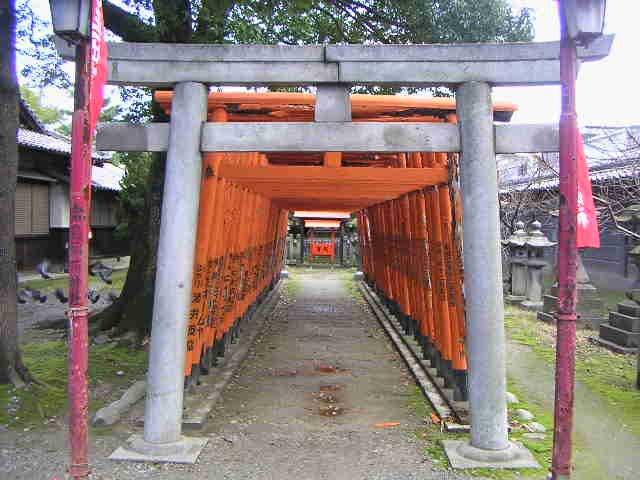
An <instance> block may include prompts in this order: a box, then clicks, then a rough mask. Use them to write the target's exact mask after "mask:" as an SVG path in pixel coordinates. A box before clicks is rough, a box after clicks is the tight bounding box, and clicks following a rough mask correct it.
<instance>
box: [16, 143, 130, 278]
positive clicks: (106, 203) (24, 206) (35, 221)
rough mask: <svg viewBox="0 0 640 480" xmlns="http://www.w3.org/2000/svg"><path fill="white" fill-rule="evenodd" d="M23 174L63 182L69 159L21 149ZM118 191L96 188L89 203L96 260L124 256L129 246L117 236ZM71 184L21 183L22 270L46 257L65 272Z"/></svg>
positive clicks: (18, 220) (18, 246) (18, 217)
mask: <svg viewBox="0 0 640 480" xmlns="http://www.w3.org/2000/svg"><path fill="white" fill-rule="evenodd" d="M19 168H20V169H21V170H34V171H40V172H43V173H46V174H49V175H56V176H57V177H60V178H63V177H65V176H66V175H67V174H68V171H67V169H68V159H67V158H66V157H65V156H61V155H55V154H48V153H46V152H40V151H35V150H30V149H25V148H21V149H20V157H19ZM116 211H117V192H115V191H110V190H94V191H93V192H92V200H91V228H92V234H93V239H92V241H91V242H90V255H92V256H118V255H120V256H124V255H126V254H127V252H128V251H129V246H128V244H127V242H124V241H121V240H118V239H116V238H115V236H114V230H115V226H116V225H117V223H118V222H117V217H116ZM68 231H69V186H68V184H67V183H65V182H64V181H63V180H60V181H58V182H57V183H46V182H39V181H35V180H24V179H20V180H19V183H18V186H17V189H16V260H17V265H18V269H19V270H28V269H33V268H34V267H35V266H36V265H37V264H38V263H40V262H41V261H42V260H44V259H48V260H49V261H51V262H52V263H53V264H54V267H55V266H57V267H58V268H60V269H61V268H62V267H63V265H64V263H65V261H66V255H67V240H68Z"/></svg>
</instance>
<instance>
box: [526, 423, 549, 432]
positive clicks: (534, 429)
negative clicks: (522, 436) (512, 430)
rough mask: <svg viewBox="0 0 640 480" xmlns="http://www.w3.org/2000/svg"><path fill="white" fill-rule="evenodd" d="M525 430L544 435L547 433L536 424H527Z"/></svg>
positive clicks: (539, 424) (541, 426)
mask: <svg viewBox="0 0 640 480" xmlns="http://www.w3.org/2000/svg"><path fill="white" fill-rule="evenodd" d="M527 428H528V429H529V430H531V431H532V432H538V433H544V432H546V431H547V427H545V426H544V425H542V424H541V423H538V422H531V423H527Z"/></svg>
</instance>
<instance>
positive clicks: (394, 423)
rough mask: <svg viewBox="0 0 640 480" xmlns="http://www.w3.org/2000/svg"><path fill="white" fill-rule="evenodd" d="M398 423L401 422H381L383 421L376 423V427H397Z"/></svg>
mask: <svg viewBox="0 0 640 480" xmlns="http://www.w3.org/2000/svg"><path fill="white" fill-rule="evenodd" d="M398 425H400V422H381V423H376V424H375V425H374V427H376V428H391V427H397V426H398Z"/></svg>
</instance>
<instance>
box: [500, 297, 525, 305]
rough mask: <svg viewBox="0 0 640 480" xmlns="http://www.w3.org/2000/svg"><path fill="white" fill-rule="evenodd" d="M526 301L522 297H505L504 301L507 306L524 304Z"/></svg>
mask: <svg viewBox="0 0 640 480" xmlns="http://www.w3.org/2000/svg"><path fill="white" fill-rule="evenodd" d="M526 299H527V297H525V296H524V295H506V296H505V297H504V301H505V302H507V303H508V304H509V305H517V304H519V303H522V302H524V301H525V300H526Z"/></svg>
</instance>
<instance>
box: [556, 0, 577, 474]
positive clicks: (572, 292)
mask: <svg viewBox="0 0 640 480" xmlns="http://www.w3.org/2000/svg"><path fill="white" fill-rule="evenodd" d="M559 12H560V31H561V39H560V79H561V84H562V111H561V115H560V218H559V226H558V229H559V235H558V308H557V314H556V320H557V340H556V391H555V413H554V431H553V459H552V465H551V472H552V478H553V479H554V480H561V479H568V478H570V477H571V448H572V445H571V434H572V428H573V394H574V376H575V350H576V318H577V315H576V300H577V289H576V269H577V258H578V248H577V243H576V223H577V211H578V179H577V170H576V165H577V163H576V139H577V129H578V125H577V115H576V98H575V84H576V45H575V42H574V40H573V39H571V38H569V35H568V33H567V24H566V17H565V13H564V8H563V0H560V2H559Z"/></svg>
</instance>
